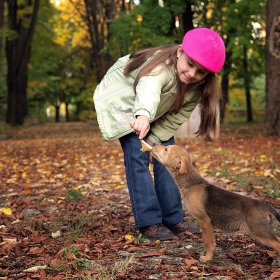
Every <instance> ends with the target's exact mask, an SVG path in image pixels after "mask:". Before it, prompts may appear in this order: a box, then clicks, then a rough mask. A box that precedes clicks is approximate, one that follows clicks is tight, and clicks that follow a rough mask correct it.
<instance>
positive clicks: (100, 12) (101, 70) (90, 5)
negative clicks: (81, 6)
mask: <svg viewBox="0 0 280 280" xmlns="http://www.w3.org/2000/svg"><path fill="white" fill-rule="evenodd" d="M84 2H85V5H86V12H87V22H88V27H89V32H90V38H91V43H92V44H91V45H92V53H93V67H94V70H95V73H96V80H97V82H98V83H99V82H100V81H101V80H102V78H103V76H104V75H105V73H106V72H107V70H108V69H109V67H110V66H112V65H113V63H114V61H113V59H112V58H111V56H110V55H109V54H107V53H102V50H103V48H104V47H105V45H106V43H107V42H108V40H109V27H110V22H111V20H112V19H113V18H114V17H115V16H116V14H117V5H116V3H117V2H116V1H115V0H114V1H108V3H107V2H106V1H100V0H84Z"/></svg>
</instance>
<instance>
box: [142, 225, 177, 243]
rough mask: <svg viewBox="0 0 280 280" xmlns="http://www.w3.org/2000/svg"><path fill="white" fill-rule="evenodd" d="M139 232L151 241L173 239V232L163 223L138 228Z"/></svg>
mask: <svg viewBox="0 0 280 280" xmlns="http://www.w3.org/2000/svg"><path fill="white" fill-rule="evenodd" d="M139 233H141V234H142V236H143V237H144V238H146V239H149V240H151V241H156V240H169V239H173V237H174V234H173V233H172V232H171V231H170V230H169V229H168V228H167V227H166V226H164V225H163V224H154V225H150V226H148V227H143V228H140V229H139Z"/></svg>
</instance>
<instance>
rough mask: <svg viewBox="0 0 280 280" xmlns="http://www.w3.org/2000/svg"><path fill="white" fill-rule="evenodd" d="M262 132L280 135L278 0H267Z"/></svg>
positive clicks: (279, 20) (279, 30) (279, 21)
mask: <svg viewBox="0 0 280 280" xmlns="http://www.w3.org/2000/svg"><path fill="white" fill-rule="evenodd" d="M263 132H264V134H267V135H276V136H280V1H275V0H267V23H266V110H265V123H264V130H263Z"/></svg>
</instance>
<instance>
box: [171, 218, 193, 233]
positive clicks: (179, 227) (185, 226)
mask: <svg viewBox="0 0 280 280" xmlns="http://www.w3.org/2000/svg"><path fill="white" fill-rule="evenodd" d="M168 228H169V229H170V231H172V232H173V233H174V234H178V233H181V232H185V231H189V232H191V233H196V232H197V230H198V226H197V225H195V224H192V223H189V222H186V221H181V222H179V223H177V224H175V225H173V226H170V227H168Z"/></svg>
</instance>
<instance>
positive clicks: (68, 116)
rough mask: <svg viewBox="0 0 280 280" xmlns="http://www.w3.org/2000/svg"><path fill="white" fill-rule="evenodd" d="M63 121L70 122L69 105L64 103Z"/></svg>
mask: <svg viewBox="0 0 280 280" xmlns="http://www.w3.org/2000/svg"><path fill="white" fill-rule="evenodd" d="M65 121H66V122H70V114H69V103H68V102H65Z"/></svg>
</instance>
